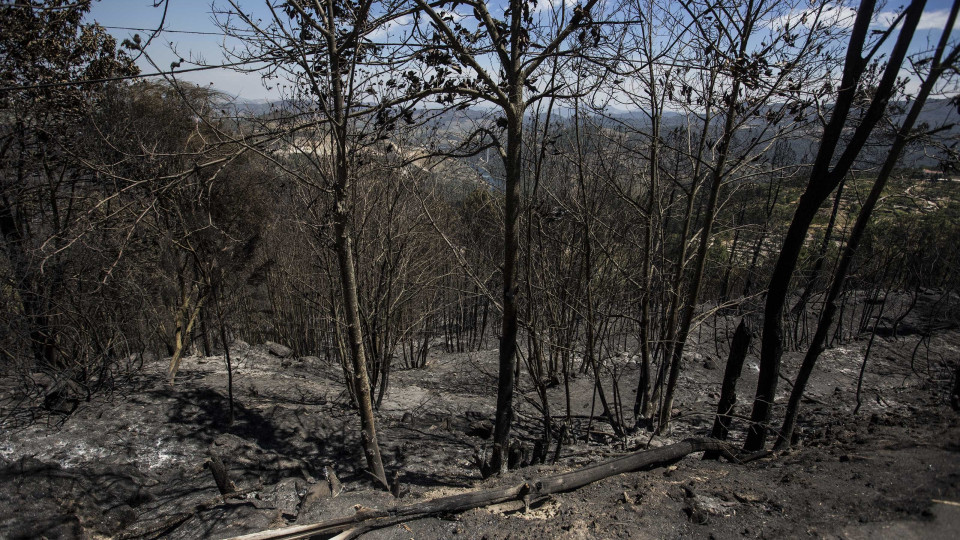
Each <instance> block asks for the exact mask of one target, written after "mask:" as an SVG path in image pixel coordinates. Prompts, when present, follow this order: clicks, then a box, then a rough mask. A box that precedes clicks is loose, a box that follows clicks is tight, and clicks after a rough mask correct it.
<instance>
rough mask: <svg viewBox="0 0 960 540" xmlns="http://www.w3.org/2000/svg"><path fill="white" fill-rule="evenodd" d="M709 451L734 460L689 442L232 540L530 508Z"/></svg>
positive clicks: (711, 445) (288, 539)
mask: <svg viewBox="0 0 960 540" xmlns="http://www.w3.org/2000/svg"><path fill="white" fill-rule="evenodd" d="M704 451H716V452H720V453H722V454H724V455H728V456H729V455H731V454H730V447H729V446H728V445H727V444H726V443H724V442H721V441H717V440H714V439H686V440H684V441H682V442H679V443H676V444H671V445H669V446H663V447H661V448H654V449H652V450H641V451H639V452H634V453H632V454H628V455H626V456H622V457H618V458H614V459H610V460H607V461H604V462H601V463H597V464H595V465H589V466H587V467H583V468H581V469H577V470H575V471H571V472H568V473H563V474H558V475H554V476H545V477H542V478H539V479H531V480H528V481H526V482H523V483H522V484H518V485H513V486H507V487H500V488H493V489H483V490H477V491H470V492H467V493H461V494H458V495H449V496H447V497H438V498H436V499H431V500H429V501H423V502H419V503H415V504H408V505H403V506H396V507H393V508H388V509H383V510H378V509H373V508H361V509H359V510H357V512H356V513H355V514H353V515H352V516H341V517H337V518H332V519H328V520H324V521H321V522H319V523H312V524H310V525H297V526H293V527H285V528H282V529H273V530H269V531H262V532H258V533H253V534H248V535H244V536H238V537H235V538H234V539H233V540H293V539H296V538H311V537H314V536H318V535H324V534H327V535H336V534H338V533H347V534H346V536H344V537H349V538H353V537H355V535H357V534H360V533H362V532H365V531H369V530H371V529H376V528H380V527H387V526H390V525H394V524H396V523H400V522H403V521H409V520H411V519H420V518H424V517H428V516H433V515H438V514H450V513H457V512H464V511H466V510H471V509H473V508H480V507H483V506H489V505H492V504H499V503H504V502H507V501H523V502H524V504H525V505H526V504H529V502H530V500H531V499H533V498H538V497H543V496H546V495H550V494H553V493H562V492H565V491H573V490H575V489H578V488H581V487H583V486H586V485H587V484H592V483H593V482H596V481H598V480H603V479H604V478H609V477H611V476H616V475H618V474H623V473H626V472H635V471H641V470H649V469H654V468H657V467H662V466H665V465H670V464H672V463H675V462H677V461H679V460H681V459H683V458H684V457H686V456H687V455H689V454H693V453H695V452H704Z"/></svg>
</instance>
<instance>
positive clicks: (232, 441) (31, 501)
mask: <svg viewBox="0 0 960 540" xmlns="http://www.w3.org/2000/svg"><path fill="white" fill-rule="evenodd" d="M729 322H730V324H731V325H732V324H734V323H735V322H736V321H733V320H731V321H729ZM907 322H910V320H909V319H908V320H907ZM916 324H919V323H916ZM731 328H732V326H731ZM901 330H902V329H901ZM904 334H907V335H904ZM701 335H702V336H712V331H704V332H703V333H702V334H701ZM707 341H708V340H707V338H701V341H700V345H699V346H696V348H695V351H696V352H695V353H694V354H692V355H691V356H690V357H689V358H687V359H686V363H685V369H684V372H683V376H682V378H681V382H680V392H679V395H678V398H677V403H676V411H675V412H676V416H675V419H674V427H673V430H672V431H671V433H669V434H668V435H667V436H663V437H652V436H651V435H650V434H649V433H647V432H646V431H642V430H641V431H635V432H633V433H631V434H630V435H629V437H628V438H627V440H626V441H624V442H617V441H615V440H614V437H613V436H612V434H610V428H609V426H607V425H606V424H605V423H604V422H602V421H598V420H594V421H593V422H592V423H591V422H590V421H589V418H588V417H589V414H590V411H591V409H592V408H593V407H594V403H593V401H592V399H593V392H592V377H590V376H581V377H578V378H577V379H575V380H574V381H572V385H571V411H570V413H571V417H570V420H569V426H570V432H571V433H573V434H574V435H577V437H578V438H577V440H573V441H569V442H568V443H567V444H565V445H564V446H563V448H562V452H561V458H560V460H559V461H558V462H557V463H554V464H547V465H536V466H532V467H528V468H524V469H521V470H517V471H511V472H510V473H508V474H506V475H504V476H503V477H499V478H492V479H488V480H481V479H480V476H479V473H478V471H477V469H476V467H475V466H474V464H473V461H474V456H475V454H476V453H477V452H478V451H481V452H482V450H483V448H484V445H486V444H488V440H486V439H485V438H484V437H485V436H486V435H487V431H488V430H487V429H485V426H489V420H490V419H491V418H492V416H493V404H494V399H495V395H496V387H495V380H494V376H493V374H495V373H496V356H497V355H496V351H482V352H480V353H465V354H436V355H433V356H431V359H430V364H429V366H428V367H427V368H425V369H422V370H406V371H397V372H395V373H394V374H393V375H392V380H391V389H390V392H389V394H388V395H387V396H386V399H385V400H384V403H383V405H382V407H381V409H380V411H379V413H378V422H379V429H380V437H381V445H382V449H383V453H384V460H385V465H386V467H387V469H388V471H390V474H391V475H392V474H393V472H394V471H398V472H399V475H400V480H401V483H402V485H403V489H404V496H403V498H402V499H400V500H399V501H397V500H395V499H393V498H392V497H391V496H390V495H388V494H385V493H382V492H378V491H376V490H374V489H373V487H372V484H371V483H370V481H369V478H368V477H367V476H366V475H365V473H364V472H363V470H362V468H363V464H364V462H363V455H362V453H361V452H360V450H359V445H358V429H357V420H356V414H355V412H354V411H353V410H352V409H351V407H350V403H349V398H348V396H347V395H346V394H345V393H344V392H343V384H342V382H341V381H342V372H341V370H340V369H339V367H338V366H336V365H331V364H329V363H326V362H325V361H323V360H320V359H317V358H313V357H307V358H302V359H280V358H277V357H275V356H273V355H272V354H270V352H269V351H268V348H267V347H243V348H238V349H237V350H236V351H234V353H233V356H234V357H235V358H236V359H237V363H238V366H239V367H238V368H237V370H236V373H235V384H236V395H237V409H236V421H235V422H234V424H233V425H232V426H231V425H228V415H227V402H226V397H225V396H226V376H225V369H224V365H223V360H222V358H220V357H210V358H188V359H186V360H185V361H184V363H183V368H182V369H181V373H180V375H179V376H178V378H177V380H176V382H175V383H174V384H173V385H172V386H171V385H170V384H168V382H167V381H166V376H165V367H166V366H165V364H164V363H163V362H156V363H152V364H148V365H146V366H145V367H144V369H143V370H142V371H141V373H140V374H139V375H138V377H137V378H136V379H135V380H131V381H130V382H129V383H126V384H125V385H124V386H122V387H121V388H119V389H117V390H116V391H114V392H113V393H110V394H102V395H97V396H95V397H94V398H93V399H92V400H91V401H89V402H88V401H80V403H79V406H78V407H77V408H76V410H75V411H74V412H73V414H71V415H69V416H63V415H60V414H55V413H49V412H43V410H42V409H40V408H32V407H30V402H29V401H28V400H24V399H22V397H23V396H21V395H20V392H21V390H22V385H21V381H20V380H19V379H15V378H12V377H11V378H7V379H3V380H2V387H0V391H2V394H0V395H2V396H3V398H4V399H3V401H2V404H3V411H2V418H3V421H4V425H3V431H2V433H0V538H39V537H47V538H56V537H62V538H153V537H168V538H223V537H229V536H233V535H237V534H243V533H249V532H254V531H259V530H262V529H267V528H271V527H280V526H284V525H290V524H303V523H310V522H313V521H317V520H320V519H325V518H330V517H334V516H338V515H349V514H351V513H352V512H354V509H355V505H363V506H366V507H388V506H390V505H394V504H407V503H411V502H417V501H420V500H425V499H427V498H432V497H436V496H441V495H448V494H453V493H457V492H460V491H463V490H466V489H475V488H482V487H492V486H495V485H502V484H506V483H513V482H518V481H520V480H521V479H523V478H529V477H534V476H540V475H547V474H554V473H558V472H563V471H567V470H570V469H572V468H574V467H577V466H581V465H585V464H588V463H593V462H596V461H598V460H600V459H604V458H606V457H611V456H614V455H617V454H619V453H622V452H623V451H624V450H625V449H630V450H632V449H637V448H642V447H645V446H660V445H664V444H669V443H670V442H673V441H677V440H680V439H683V438H685V437H688V436H691V435H704V434H706V433H707V432H708V430H709V427H710V424H711V422H712V411H713V409H714V408H715V407H716V397H717V393H718V392H719V388H720V382H721V380H720V379H721V377H722V366H723V359H722V358H718V355H717V354H716V348H715V347H714V345H713V343H712V342H710V343H709V345H706V344H705V343H706V342H707ZM867 342H868V341H867V339H866V337H864V338H863V339H861V340H852V341H848V342H846V343H844V344H843V345H842V346H839V347H835V348H833V349H830V350H828V351H827V352H826V353H825V354H824V356H823V359H822V361H821V363H820V366H819V367H818V370H817V372H816V374H815V376H814V378H813V380H812V381H811V384H810V387H809V389H808V392H807V396H808V399H806V400H805V402H804V404H803V410H802V418H801V421H800V423H799V426H800V428H801V433H800V441H799V442H800V444H799V446H798V447H797V448H796V449H794V450H792V451H791V452H789V453H786V454H780V455H776V456H772V457H770V458H766V459H762V460H759V461H755V462H752V463H749V464H747V465H733V464H729V463H726V462H716V461H702V460H700V458H699V456H691V457H688V458H687V459H685V460H683V461H681V462H679V463H677V464H676V465H674V466H671V467H668V468H662V469H658V470H653V471H649V472H643V473H634V474H627V475H622V476H618V477H614V478H610V479H607V480H604V481H601V482H598V483H596V484H593V485H590V486H587V487H585V488H582V489H580V490H577V491H576V492H572V493H565V494H560V495H556V496H552V497H549V498H547V499H545V500H540V501H534V504H533V505H532V507H531V508H530V510H529V511H527V512H524V511H523V508H522V505H521V504H520V503H509V504H503V505H498V506H494V507H489V508H481V509H476V510H471V511H468V512H465V513H462V514H459V515H451V516H442V517H439V518H429V519H422V520H417V521H412V522H408V523H405V524H401V525H396V526H393V527H390V528H386V529H382V530H379V531H374V532H371V533H369V535H368V536H369V537H370V538H398V539H399V538H403V539H407V538H456V537H463V538H483V537H486V538H672V537H692V538H710V537H714V538H734V537H747V538H785V537H786V538H790V537H814V538H835V537H842V538H877V537H887V538H955V537H956V531H957V530H960V506H957V505H958V502H960V415H958V414H957V413H956V412H955V411H953V410H952V409H951V408H950V406H949V391H950V388H951V385H952V383H953V380H952V376H953V373H954V372H955V370H956V363H957V362H958V361H960V332H958V331H957V330H956V329H951V328H942V329H939V330H937V331H936V332H935V333H934V334H932V335H931V336H929V337H923V336H922V335H920V334H916V333H911V332H902V331H900V332H898V333H897V334H896V335H894V334H893V333H892V332H891V333H889V335H886V336H885V337H878V338H877V339H876V340H875V342H874V345H873V350H872V351H871V355H870V360H869V362H868V364H867V370H866V376H865V378H864V385H863V390H862V392H861V401H862V405H861V407H860V411H859V412H858V414H857V415H856V416H854V415H853V408H854V406H855V404H856V387H857V378H858V375H859V372H860V367H861V363H862V361H863V358H864V352H865V349H866V346H867ZM799 360H800V357H799V354H789V355H787V357H786V358H785V360H784V373H785V375H786V376H787V378H791V377H792V374H793V373H794V371H795V369H796V366H797V365H798V363H799ZM607 367H608V369H607V371H606V372H605V375H604V381H605V383H606V384H607V389H608V394H611V395H612V393H613V392H612V382H611V381H612V380H613V375H614V372H616V375H617V376H618V377H619V380H620V390H621V393H622V399H623V402H624V406H625V408H626V410H630V409H632V400H633V388H634V385H635V382H636V376H637V373H636V371H637V370H636V366H635V364H633V363H632V361H631V360H630V355H618V356H615V357H613V358H609V359H607ZM755 381H756V363H755V354H753V355H752V356H751V358H750V359H748V363H747V366H746V368H745V373H744V378H743V380H742V381H741V383H740V394H741V398H740V403H741V404H746V403H749V401H750V399H749V397H750V396H749V392H750V391H752V389H753V386H754V384H755ZM780 386H781V394H780V395H779V396H778V403H783V402H784V401H785V398H786V396H787V392H789V385H788V383H786V382H783V383H782V384H781V385H780ZM520 390H521V392H522V395H521V396H519V397H518V417H517V430H516V434H517V436H518V437H520V438H522V439H523V438H525V439H527V440H528V441H532V440H533V439H534V438H535V437H536V435H537V434H538V433H539V429H540V423H539V422H540V421H539V413H538V412H537V410H536V408H535V407H534V403H536V401H537V398H536V392H535V391H534V390H533V388H532V387H531V386H530V385H529V379H528V378H527V376H526V375H524V376H523V377H522V378H521V385H520ZM549 392H550V400H551V404H550V405H551V410H552V412H553V414H554V415H555V416H556V418H557V420H558V421H564V420H565V418H566V415H567V410H566V399H565V395H564V389H563V387H562V385H561V386H557V387H554V388H551V389H550V390H549ZM738 412H739V413H740V414H747V413H748V412H749V411H748V409H747V408H746V406H745V405H741V407H740V409H738ZM777 413H778V414H779V413H782V410H779V409H778V410H777ZM743 427H744V426H743V424H742V423H740V424H735V425H734V431H733V435H734V437H735V438H736V437H739V436H741V435H742V430H743ZM551 450H552V449H551ZM211 452H212V453H215V454H216V455H218V456H219V457H220V458H221V459H222V460H223V461H224V463H225V464H226V466H227V468H228V470H229V474H230V476H231V478H232V480H233V481H234V483H236V484H237V487H238V489H240V490H241V491H242V492H244V493H245V494H246V495H245V496H244V497H243V498H239V499H231V500H228V501H226V502H225V501H223V500H222V499H221V498H220V497H219V496H218V491H217V488H216V485H215V483H214V480H213V477H212V476H211V474H210V471H209V470H208V469H207V468H205V463H206V462H207V460H208V458H209V455H210V453H211ZM325 467H330V468H331V469H332V470H333V471H335V473H336V474H337V475H338V476H339V478H340V480H342V482H343V484H344V492H343V493H342V494H340V495H339V496H338V497H336V498H319V499H316V500H315V497H312V496H309V495H308V493H309V492H311V490H315V488H316V486H318V485H319V483H320V482H321V481H322V480H323V478H324V472H323V471H324V468H325Z"/></svg>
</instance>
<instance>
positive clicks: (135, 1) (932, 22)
mask: <svg viewBox="0 0 960 540" xmlns="http://www.w3.org/2000/svg"><path fill="white" fill-rule="evenodd" d="M553 1H558V0H553ZM242 5H243V6H244V8H248V9H250V10H251V11H253V12H255V13H256V12H258V11H261V10H264V9H265V8H264V7H263V6H264V4H263V1H262V0H247V1H244V2H243V4H242ZM898 5H899V4H888V9H890V8H896V7H897V6H898ZM949 7H950V2H949V1H948V0H930V1H928V2H927V8H926V12H925V15H924V19H923V20H922V21H921V30H920V31H919V32H918V35H917V37H916V38H915V40H914V41H915V43H918V44H919V43H923V42H925V41H926V40H927V39H930V40H935V39H937V37H939V29H938V28H937V26H936V24H937V23H938V22H940V21H939V20H938V19H941V18H943V17H942V16H941V13H938V12H944V11H945V10H947V9H949ZM162 17H163V9H162V8H156V7H153V1H152V0H99V1H95V2H94V3H93V7H92V8H91V10H90V13H89V14H88V17H87V20H88V22H92V21H96V22H98V23H99V24H101V25H103V26H105V27H107V29H108V30H109V31H110V33H111V34H113V35H114V36H115V37H116V38H117V40H118V42H120V41H122V40H124V39H128V38H130V37H132V36H133V34H137V33H139V34H140V35H141V37H142V38H146V37H147V35H148V32H149V29H156V28H157V27H158V26H159V25H160V23H161V20H162ZM126 28H137V29H146V30H128V29H126ZM164 28H165V29H166V31H165V32H163V33H162V34H160V35H159V36H158V38H157V40H155V41H154V42H153V43H152V44H151V45H150V46H149V47H148V48H147V52H148V54H149V55H150V57H151V58H152V59H153V60H154V61H155V62H156V65H157V67H159V68H160V70H169V69H170V63H171V62H175V61H177V60H179V57H183V58H184V59H185V60H186V62H184V63H183V65H182V66H181V67H182V68H187V67H192V65H191V60H195V59H202V61H204V62H206V63H209V64H221V63H224V62H225V61H226V59H225V58H224V54H223V46H224V44H225V43H224V37H223V35H222V33H220V31H219V29H218V28H217V26H216V24H215V21H214V17H213V15H212V13H211V2H210V1H209V0H199V1H197V0H169V5H168V8H167V16H166V21H165V24H164ZM194 32H199V34H198V33H194ZM171 43H173V47H174V48H175V49H176V51H177V53H178V54H174V53H173V52H172V51H171V45H170V44H171ZM227 45H230V44H229V43H227ZM178 55H179V56H178ZM138 64H139V65H140V68H141V71H142V72H143V73H153V72H156V71H157V68H155V67H154V66H151V65H150V64H149V62H147V61H146V60H145V59H143V58H141V59H140V60H139V61H138ZM179 77H180V78H182V79H183V80H186V81H189V82H192V83H194V84H198V85H203V86H206V85H212V86H213V87H214V88H216V89H218V90H220V91H223V92H226V93H228V94H230V95H232V96H235V97H238V98H240V99H243V100H270V99H279V98H280V97H281V96H280V94H279V93H278V92H277V91H276V90H273V91H268V90H267V89H266V88H265V87H264V85H263V83H262V81H261V78H260V75H259V74H256V73H252V74H244V73H239V72H236V71H232V70H229V69H215V70H208V71H201V72H196V73H188V74H183V75H180V76H179Z"/></svg>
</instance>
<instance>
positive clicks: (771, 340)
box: [744, 0, 926, 451]
mask: <svg viewBox="0 0 960 540" xmlns="http://www.w3.org/2000/svg"><path fill="white" fill-rule="evenodd" d="M875 4H876V2H874V0H864V1H863V2H861V3H860V8H859V9H858V10H857V17H856V20H855V21H854V25H853V30H852V32H851V36H850V43H849V45H848V47H847V56H846V59H845V62H844V68H843V79H842V81H841V85H840V88H841V90H840V94H839V96H838V98H837V102H836V105H835V106H834V108H833V115H832V117H831V118H830V122H829V123H828V124H827V126H826V128H824V132H823V140H822V141H821V143H820V149H819V151H818V152H817V158H816V160H815V161H814V165H813V168H812V170H811V173H810V181H809V183H808V184H807V187H806V189H805V190H804V192H803V194H802V195H801V196H800V201H799V203H798V204H797V210H796V212H795V213H794V216H793V219H792V220H791V222H790V227H789V228H788V229H787V234H786V237H785V238H784V240H783V244H782V247H781V249H780V256H779V257H778V258H777V263H776V265H775V266H774V270H773V275H772V276H771V277H770V285H769V287H768V289H767V301H766V304H765V306H764V312H763V338H762V344H761V350H760V374H759V377H758V381H757V392H756V395H755V397H754V401H753V411H752V413H751V415H750V420H751V422H752V425H751V426H750V430H749V433H748V434H747V441H746V443H745V445H744V448H745V449H746V450H748V451H756V450H761V449H763V447H764V445H765V444H766V439H767V430H768V427H767V424H768V422H769V421H770V413H771V410H772V407H773V403H774V399H775V397H776V392H777V383H778V379H779V377H780V360H781V358H782V357H783V319H782V314H783V308H784V305H785V304H786V300H787V294H788V293H789V291H790V280H791V278H792V277H793V271H794V269H795V268H796V266H797V259H798V257H799V256H800V251H801V250H802V249H803V246H804V243H805V240H806V236H807V231H808V230H809V229H810V224H811V223H812V222H813V219H814V217H816V215H817V211H818V210H819V209H820V205H821V204H823V202H824V201H825V200H826V198H827V197H829V196H830V193H832V192H833V190H834V189H836V187H837V185H838V184H839V183H840V181H841V180H842V179H843V177H844V176H846V174H847V172H848V171H849V170H850V167H851V166H852V165H853V163H854V161H855V160H856V158H857V156H858V155H859V154H860V150H861V149H862V148H863V146H864V145H865V144H866V142H867V139H868V138H869V136H870V134H871V133H872V131H873V128H874V127H875V126H876V124H877V122H879V120H880V118H881V116H882V115H883V112H884V111H885V110H886V108H887V101H888V100H889V99H890V97H891V96H892V94H893V91H894V84H895V83H896V80H897V77H898V76H899V73H900V66H901V65H902V63H903V60H904V58H905V57H906V53H907V49H908V47H909V45H910V42H911V40H912V38H913V34H914V32H915V30H916V28H917V23H918V22H919V21H920V15H921V14H922V13H923V8H924V6H925V5H926V1H925V0H914V1H913V2H912V3H911V4H910V6H909V7H908V8H907V15H906V17H905V18H904V20H903V25H902V27H901V30H900V33H899V35H898V36H897V42H896V44H895V45H894V48H893V51H892V52H891V54H890V56H889V60H888V63H887V67H886V70H885V71H884V73H883V77H882V78H881V80H880V83H879V84H878V85H877V87H876V91H875V92H874V95H873V99H872V101H871V102H870V106H869V108H868V109H867V112H866V114H865V115H864V118H863V120H862V121H861V123H860V125H858V126H857V128H856V130H855V131H854V133H853V136H852V137H851V138H850V141H849V142H848V143H847V146H846V147H845V148H844V150H843V153H842V154H841V155H840V157H839V159H836V160H834V155H835V153H836V149H837V144H838V143H839V142H840V137H841V135H842V134H843V132H844V128H845V126H846V123H847V117H848V114H849V111H850V108H851V106H852V104H853V101H854V98H855V97H856V94H857V89H858V87H859V83H860V79H861V77H862V75H863V72H864V68H865V67H866V63H865V61H864V59H863V57H862V56H861V53H862V51H863V47H864V44H865V43H866V40H867V36H868V33H869V28H870V24H871V19H872V16H873V11H874V8H875ZM831 165H833V169H830V166H831Z"/></svg>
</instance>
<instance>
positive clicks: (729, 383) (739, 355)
mask: <svg viewBox="0 0 960 540" xmlns="http://www.w3.org/2000/svg"><path fill="white" fill-rule="evenodd" d="M749 349H750V331H749V330H747V324H746V321H745V320H744V319H740V324H739V325H738V326H737V330H736V332H734V334H733V342H732V343H731V344H730V355H729V356H728V357H727V366H726V368H724V370H723V386H722V387H721V389H720V402H719V403H718V404H717V417H716V418H715V419H714V421H713V431H711V432H710V436H711V437H713V438H714V439H719V440H721V441H725V440H727V433H728V431H729V430H730V420H731V419H732V414H733V407H734V405H735V404H736V403H737V380H739V379H740V373H741V372H742V371H743V362H744V360H746V358H747V352H748V351H749ZM717 457H718V456H717V454H713V453H710V452H708V453H707V454H706V455H704V459H716V458H717Z"/></svg>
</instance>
